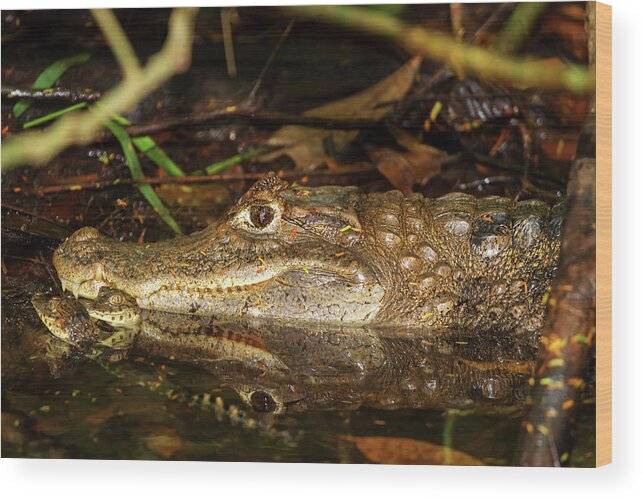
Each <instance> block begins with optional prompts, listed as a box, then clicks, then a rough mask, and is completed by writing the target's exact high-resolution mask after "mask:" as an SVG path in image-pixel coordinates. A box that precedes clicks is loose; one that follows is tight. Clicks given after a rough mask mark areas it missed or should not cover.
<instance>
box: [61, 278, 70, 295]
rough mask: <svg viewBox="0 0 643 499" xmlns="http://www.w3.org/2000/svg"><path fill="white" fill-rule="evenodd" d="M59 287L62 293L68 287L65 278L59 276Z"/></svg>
mask: <svg viewBox="0 0 643 499" xmlns="http://www.w3.org/2000/svg"><path fill="white" fill-rule="evenodd" d="M60 287H61V288H62V289H63V293H64V292H65V291H67V289H69V281H68V280H67V279H63V278H62V277H61V278H60Z"/></svg>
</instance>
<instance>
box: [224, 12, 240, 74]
mask: <svg viewBox="0 0 643 499" xmlns="http://www.w3.org/2000/svg"><path fill="white" fill-rule="evenodd" d="M233 8H234V7H222V8H221V30H222V31H223V49H224V51H225V63H226V67H227V68H228V76H229V77H231V78H234V77H235V76H237V63H236V61H235V59H234V41H233V39H232V9H233Z"/></svg>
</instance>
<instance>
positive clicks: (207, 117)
mask: <svg viewBox="0 0 643 499" xmlns="http://www.w3.org/2000/svg"><path fill="white" fill-rule="evenodd" d="M241 122H248V123H249V124H251V125H253V126H262V125H263V126H275V127H278V126H284V125H301V126H306V127H309V128H322V129H326V130H362V129H373V128H375V127H377V126H380V122H379V121H376V120H373V119H345V118H317V117H315V116H301V115H297V114H287V113H279V112H253V111H245V110H234V111H229V110H226V109H220V110H216V111H211V112H207V113H200V114H192V115H189V116H181V117H178V118H174V119H167V120H158V121H155V122H153V123H142V124H138V125H130V126H128V127H125V128H126V130H127V133H128V135H129V136H130V137H140V136H141V135H152V134H154V133H158V132H162V131H164V130H168V129H172V128H176V127H189V126H195V125H203V124H206V123H211V124H216V125H222V124H227V123H235V124H237V123H241ZM105 140H111V136H110V135H109V134H106V133H102V134H100V135H98V136H97V137H96V138H95V142H102V141H105Z"/></svg>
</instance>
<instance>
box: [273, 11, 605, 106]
mask: <svg viewBox="0 0 643 499" xmlns="http://www.w3.org/2000/svg"><path fill="white" fill-rule="evenodd" d="M284 9H286V10H287V11H288V12H289V13H290V14H295V15H297V16H300V17H305V18H308V19H310V20H313V21H323V22H327V23H332V24H336V25H340V26H344V27H346V28H351V29H357V30H361V31H364V32H366V33H369V34H371V35H375V36H380V37H386V38H390V39H391V40H393V41H394V42H396V43H398V44H400V45H401V46H402V47H404V48H405V49H406V50H407V51H408V52H410V53H411V54H419V55H423V56H425V57H428V58H429V59H433V60H435V61H439V62H442V63H445V64H449V65H452V66H455V67H458V68H461V69H462V70H463V71H464V72H465V73H467V74H471V75H476V76H479V77H481V78H483V79H485V80H495V81H501V82H504V83H507V84H510V85H513V86H533V87H541V88H559V89H560V88H562V89H566V90H570V91H572V92H575V93H583V94H585V93H591V92H592V91H593V90H594V87H595V78H594V74H593V73H592V72H591V71H589V70H588V69H587V68H586V67H584V66H578V65H571V64H570V65H567V66H565V67H564V68H558V67H555V68H554V67H552V66H551V65H550V64H548V63H545V62H542V61H538V60H525V59H517V58H512V57H508V56H506V55H503V54H499V53H496V52H493V51H489V50H485V49H483V48H480V47H476V46H475V45H470V44H466V43H462V42H460V41H458V40H455V39H453V38H452V37H451V36H449V35H445V34H443V33H439V32H436V31H430V30H426V29H423V28H419V27H414V26H409V25H407V24H405V23H403V22H401V21H400V20H399V19H397V18H395V17H393V16H390V15H388V14H385V13H383V12H379V11H375V10H372V9H368V8H364V7H348V6H343V5H315V6H306V7H284Z"/></svg>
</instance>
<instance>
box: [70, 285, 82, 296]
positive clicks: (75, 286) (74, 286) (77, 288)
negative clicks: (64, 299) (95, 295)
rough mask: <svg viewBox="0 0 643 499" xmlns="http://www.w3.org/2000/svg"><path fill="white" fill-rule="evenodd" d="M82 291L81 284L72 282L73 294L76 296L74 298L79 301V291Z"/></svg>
mask: <svg viewBox="0 0 643 499" xmlns="http://www.w3.org/2000/svg"><path fill="white" fill-rule="evenodd" d="M79 290H80V283H77V282H72V283H71V292H72V293H73V295H74V298H76V299H78V291H79Z"/></svg>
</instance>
